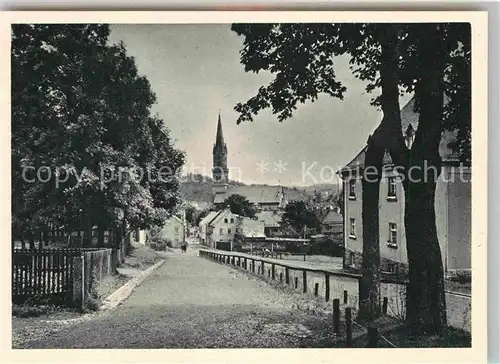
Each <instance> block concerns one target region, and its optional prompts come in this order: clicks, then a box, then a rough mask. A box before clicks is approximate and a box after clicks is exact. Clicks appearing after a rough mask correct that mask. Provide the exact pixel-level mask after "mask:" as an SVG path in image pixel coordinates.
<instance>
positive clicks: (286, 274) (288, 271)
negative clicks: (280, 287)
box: [285, 267, 290, 285]
mask: <svg viewBox="0 0 500 364" xmlns="http://www.w3.org/2000/svg"><path fill="white" fill-rule="evenodd" d="M285 283H286V284H287V285H288V284H290V269H289V268H288V267H285Z"/></svg>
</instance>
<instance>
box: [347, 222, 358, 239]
mask: <svg viewBox="0 0 500 364" xmlns="http://www.w3.org/2000/svg"><path fill="white" fill-rule="evenodd" d="M350 222H351V225H350V229H349V237H350V238H356V220H355V219H350Z"/></svg>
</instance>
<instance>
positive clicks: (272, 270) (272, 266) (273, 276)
mask: <svg viewBox="0 0 500 364" xmlns="http://www.w3.org/2000/svg"><path fill="white" fill-rule="evenodd" d="M271 276H272V279H273V281H274V278H275V273H274V264H271Z"/></svg>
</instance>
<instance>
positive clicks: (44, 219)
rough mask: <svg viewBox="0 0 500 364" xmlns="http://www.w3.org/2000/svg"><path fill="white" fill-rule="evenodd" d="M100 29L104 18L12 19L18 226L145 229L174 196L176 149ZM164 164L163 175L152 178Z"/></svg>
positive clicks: (143, 89) (120, 48)
mask: <svg viewBox="0 0 500 364" xmlns="http://www.w3.org/2000/svg"><path fill="white" fill-rule="evenodd" d="M108 36H109V28H108V26H107V25H99V24H91V25H83V24H82V25H67V24H51V25H49V24H37V25H30V24H20V25H14V26H13V27H12V56H11V57H12V58H11V59H12V110H13V111H12V167H13V168H12V169H13V173H12V186H13V198H12V204H13V206H12V207H13V220H14V230H15V231H16V232H18V233H19V234H26V233H27V232H28V231H31V232H36V231H39V230H40V229H41V228H43V226H44V225H46V224H47V223H52V224H54V225H58V226H61V225H66V226H68V227H71V226H72V227H77V226H78V227H79V228H80V227H81V226H82V224H84V225H89V226H93V225H94V224H99V225H104V226H111V225H114V226H118V225H120V224H122V223H123V221H124V219H126V223H127V225H129V226H130V227H132V228H144V227H147V226H150V225H152V224H157V223H162V222H163V221H164V220H165V218H166V217H167V216H168V215H169V214H170V213H171V211H172V209H173V208H174V207H175V205H176V203H177V200H178V194H177V187H178V182H177V178H176V171H177V170H178V169H179V168H180V166H182V164H183V161H184V156H183V153H182V152H180V151H178V150H176V149H175V148H174V147H173V145H172V142H171V140H170V137H169V135H168V131H167V130H166V128H165V126H164V123H163V121H162V120H160V119H159V118H158V117H156V116H154V115H152V114H151V106H152V105H153V104H154V103H155V102H156V97H155V94H154V93H153V92H152V90H151V87H150V84H149V82H148V80H147V79H146V78H145V77H143V76H140V75H139V74H138V71H137V68H136V65H135V62H134V59H133V58H131V57H129V56H127V54H126V50H125V47H124V45H123V44H115V45H109V44H108V43H109V42H108ZM165 166H167V167H168V168H164V170H165V169H168V170H169V172H170V173H166V174H165V176H164V178H157V177H158V174H159V168H161V167H165ZM26 171H27V172H28V173H26ZM141 171H142V172H143V175H142V177H141V175H140V173H139V172H141ZM23 172H24V175H23ZM37 173H38V176H37ZM148 173H150V174H151V176H148ZM40 177H41V178H40ZM43 181H46V182H43Z"/></svg>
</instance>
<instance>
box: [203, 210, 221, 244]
mask: <svg viewBox="0 0 500 364" xmlns="http://www.w3.org/2000/svg"><path fill="white" fill-rule="evenodd" d="M219 213H220V211H210V212H209V213H208V214H207V216H205V217H204V218H202V219H201V220H200V223H199V224H198V226H199V227H200V244H202V245H208V239H209V230H210V226H209V225H210V223H211V222H212V220H213V219H214V218H215V217H216V216H217V214H219Z"/></svg>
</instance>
